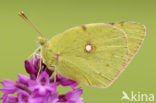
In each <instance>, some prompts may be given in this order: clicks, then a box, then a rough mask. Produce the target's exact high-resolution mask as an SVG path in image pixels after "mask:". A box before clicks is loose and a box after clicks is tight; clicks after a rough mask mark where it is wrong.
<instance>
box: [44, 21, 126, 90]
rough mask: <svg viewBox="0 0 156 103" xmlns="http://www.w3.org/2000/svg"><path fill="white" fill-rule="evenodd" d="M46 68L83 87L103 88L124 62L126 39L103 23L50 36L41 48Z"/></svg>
mask: <svg viewBox="0 0 156 103" xmlns="http://www.w3.org/2000/svg"><path fill="white" fill-rule="evenodd" d="M42 51H43V52H42V55H43V58H44V60H45V63H46V64H47V65H48V66H51V65H56V71H57V73H59V74H61V75H63V76H65V77H67V78H70V79H72V80H75V81H77V82H79V83H81V84H84V85H90V86H96V87H107V86H108V85H110V84H111V83H112V81H113V80H114V79H115V78H116V77H117V76H118V75H119V74H120V72H121V71H122V70H123V69H124V66H125V65H126V63H127V56H128V48H127V38H126V35H125V33H124V32H123V31H121V30H120V29H118V28H115V27H113V26H111V25H107V24H86V25H82V26H77V27H74V28H71V29H69V30H67V31H64V32H63V33H60V34H58V35H56V36H55V37H53V38H52V39H51V40H50V41H49V42H48V44H47V45H46V46H45V47H43V50H42Z"/></svg>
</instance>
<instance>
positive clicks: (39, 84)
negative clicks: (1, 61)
mask: <svg viewBox="0 0 156 103" xmlns="http://www.w3.org/2000/svg"><path fill="white" fill-rule="evenodd" d="M40 63H41V64H40ZM40 67H41V72H40V73H39V75H38V72H39V68H40ZM25 69H26V72H27V73H28V74H29V76H30V77H28V76H25V75H22V74H18V80H17V81H16V82H13V81H11V80H8V79H2V80H3V81H0V83H1V84H2V85H3V88H1V89H0V91H1V92H3V96H2V97H1V98H0V100H2V101H3V103H84V102H83V101H82V100H83V99H82V98H81V97H80V96H81V94H82V89H81V88H76V86H77V85H78V83H77V82H75V81H73V80H71V79H68V78H66V77H63V76H61V75H59V74H57V75H56V76H53V77H52V78H51V76H52V74H53V72H54V71H53V70H50V69H48V67H47V66H46V65H45V64H44V63H43V62H42V61H41V59H40V58H39V57H37V56H35V57H34V58H33V59H32V60H31V61H29V60H25ZM37 75H38V77H37ZM54 79H56V81H55V80H54ZM59 85H61V86H70V87H71V88H72V90H71V91H69V92H67V93H65V94H59V91H58V90H57V87H58V86H59ZM14 93H16V94H17V95H16V96H15V95H14Z"/></svg>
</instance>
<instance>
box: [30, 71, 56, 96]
mask: <svg viewBox="0 0 156 103" xmlns="http://www.w3.org/2000/svg"><path fill="white" fill-rule="evenodd" d="M53 84H55V83H50V81H49V75H48V74H47V72H45V71H43V72H42V73H41V74H40V75H39V77H38V79H37V80H36V81H31V82H30V88H31V89H32V90H33V91H38V94H39V95H46V93H47V92H48V91H51V92H56V86H54V85H53Z"/></svg>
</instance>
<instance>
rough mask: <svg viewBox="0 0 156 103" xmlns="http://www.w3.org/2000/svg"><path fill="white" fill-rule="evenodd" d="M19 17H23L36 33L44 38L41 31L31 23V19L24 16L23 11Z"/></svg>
mask: <svg viewBox="0 0 156 103" xmlns="http://www.w3.org/2000/svg"><path fill="white" fill-rule="evenodd" d="M18 15H19V16H20V17H22V18H23V19H24V20H25V21H26V22H27V23H28V24H30V25H31V26H32V27H33V28H34V29H35V31H37V32H38V33H39V34H40V36H41V37H43V35H42V33H41V32H40V31H39V29H38V28H37V27H36V26H35V25H34V24H33V23H32V22H31V21H30V19H29V18H28V17H27V16H26V15H25V14H24V12H23V11H21V12H19V13H18Z"/></svg>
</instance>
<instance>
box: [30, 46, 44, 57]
mask: <svg viewBox="0 0 156 103" xmlns="http://www.w3.org/2000/svg"><path fill="white" fill-rule="evenodd" d="M40 49H41V48H40V47H38V48H37V49H35V50H34V52H33V53H32V54H31V55H30V56H28V58H27V59H29V58H31V57H32V56H34V55H35V54H36V53H37V52H38V51H40Z"/></svg>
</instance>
